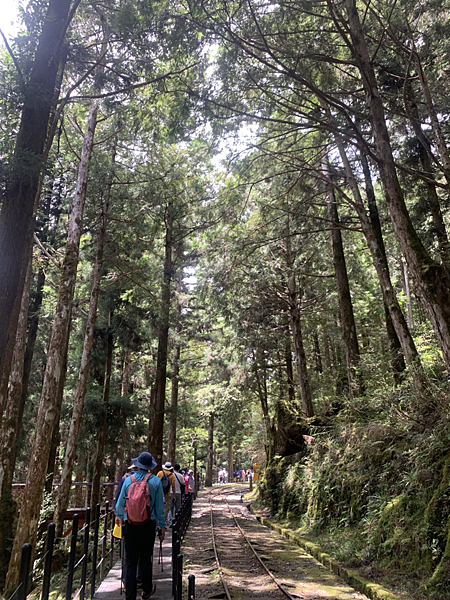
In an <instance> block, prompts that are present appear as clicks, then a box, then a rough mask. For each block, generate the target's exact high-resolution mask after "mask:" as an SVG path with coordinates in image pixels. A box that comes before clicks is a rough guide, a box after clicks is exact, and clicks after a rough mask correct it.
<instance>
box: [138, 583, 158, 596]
mask: <svg viewBox="0 0 450 600" xmlns="http://www.w3.org/2000/svg"><path fill="white" fill-rule="evenodd" d="M155 592H156V583H154V584H153V585H152V591H151V592H150V593H149V594H146V593H145V592H142V596H141V597H142V600H148V599H149V598H150V596H153V594H154V593H155Z"/></svg>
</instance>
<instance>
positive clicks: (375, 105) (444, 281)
mask: <svg viewBox="0 0 450 600" xmlns="http://www.w3.org/2000/svg"><path fill="white" fill-rule="evenodd" d="M344 6H345V7H346V14H347V19H348V22H347V25H348V28H349V31H350V37H351V42H352V46H351V48H352V51H353V53H354V56H355V59H356V61H357V64H358V68H359V70H360V73H361V79H362V83H363V86H364V90H365V93H366V102H367V106H368V108H369V110H370V117H371V123H372V130H373V136H374V140H375V146H376V152H377V156H378V160H379V162H378V164H379V170H380V179H381V182H382V185H383V189H384V194H385V197H386V204H387V207H388V210H389V214H390V217H391V222H392V226H393V228H394V232H395V235H396V238H397V241H398V243H399V246H400V248H401V250H402V252H403V255H404V257H405V259H406V262H407V264H408V267H409V269H410V271H411V274H412V276H413V277H414V281H415V287H416V291H417V293H418V295H419V296H420V298H421V302H422V304H423V306H424V307H425V309H426V311H427V314H428V318H429V319H430V322H431V324H432V326H433V329H434V332H435V335H436V338H437V340H438V343H439V346H440V348H441V350H442V354H443V357H444V361H445V363H446V366H447V370H448V371H450V275H449V273H448V271H447V269H446V268H445V267H444V266H443V265H440V264H438V263H437V262H436V261H435V260H433V259H432V257H431V256H430V255H429V254H428V252H427V251H426V249H425V248H424V246H423V244H422V242H421V240H420V238H419V236H418V234H417V231H416V230H415V229H414V226H413V224H412V222H411V218H410V216H409V213H408V210H407V208H406V204H405V198H404V194H403V190H402V188H401V186H400V182H399V180H398V177H397V172H396V169H395V161H394V156H393V153H392V148H391V144H390V136H389V131H388V128H387V124H386V118H385V114H384V108H383V103H382V99H381V94H380V91H379V89H378V84H377V81H376V77H375V72H374V69H373V65H372V62H371V57H370V54H369V50H368V47H367V43H366V40H365V38H364V33H363V30H362V26H361V22H360V20H359V15H358V11H357V8H356V0H344Z"/></svg>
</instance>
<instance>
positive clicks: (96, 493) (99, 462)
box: [91, 331, 114, 515]
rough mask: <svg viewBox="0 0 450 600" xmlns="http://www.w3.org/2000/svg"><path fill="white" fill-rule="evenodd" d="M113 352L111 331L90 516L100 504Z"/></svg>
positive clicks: (110, 332)
mask: <svg viewBox="0 0 450 600" xmlns="http://www.w3.org/2000/svg"><path fill="white" fill-rule="evenodd" d="M113 351H114V336H113V333H112V331H109V332H108V350H107V355H106V366H105V382H104V384H103V398H102V415H101V419H100V424H99V428H98V436H97V448H96V452H95V458H94V471H93V474H92V488H91V489H92V491H91V514H92V515H95V509H96V506H97V504H98V503H99V502H100V480H101V476H102V466H103V461H104V456H103V455H104V449H105V440H106V432H107V428H108V406H109V395H110V390H111V373H112V359H113Z"/></svg>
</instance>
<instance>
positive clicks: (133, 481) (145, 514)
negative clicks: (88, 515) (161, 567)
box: [115, 452, 195, 600]
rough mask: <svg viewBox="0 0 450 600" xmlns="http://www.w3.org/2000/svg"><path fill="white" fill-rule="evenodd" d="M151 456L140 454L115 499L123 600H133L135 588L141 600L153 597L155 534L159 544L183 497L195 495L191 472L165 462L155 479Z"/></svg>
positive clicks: (125, 476) (154, 465) (127, 473)
mask: <svg viewBox="0 0 450 600" xmlns="http://www.w3.org/2000/svg"><path fill="white" fill-rule="evenodd" d="M156 466H157V463H156V460H155V459H154V458H153V456H152V455H151V454H150V452H141V454H140V455H139V456H138V457H137V458H133V459H132V464H131V465H130V466H129V467H128V469H127V472H126V473H125V474H124V476H123V477H122V480H121V481H120V483H119V486H118V489H117V492H116V497H115V512H116V525H117V526H119V527H122V533H123V538H124V541H125V569H126V574H125V598H126V600H136V596H137V588H138V584H140V585H142V600H148V599H149V598H150V596H152V595H153V594H154V593H155V590H156V584H154V583H153V547H154V544H155V538H156V532H157V531H158V536H159V539H160V541H161V542H162V541H163V540H164V537H165V532H166V527H167V526H169V527H170V525H171V523H172V521H173V519H174V518H175V515H176V513H177V512H178V510H179V509H180V507H181V504H182V502H183V499H184V497H186V496H187V495H188V494H191V493H194V491H195V482H194V471H193V470H192V469H181V468H180V465H178V464H176V465H173V466H172V464H171V463H170V462H166V463H165V464H164V465H163V466H162V469H161V471H159V472H158V474H157V475H153V474H152V473H151V471H153V470H154V469H155V468H156Z"/></svg>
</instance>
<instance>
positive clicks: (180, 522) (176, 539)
mask: <svg viewBox="0 0 450 600" xmlns="http://www.w3.org/2000/svg"><path fill="white" fill-rule="evenodd" d="M193 500H194V495H193V494H188V495H187V496H186V498H185V500H184V502H183V504H182V505H181V507H180V510H179V511H178V512H177V514H176V515H175V520H174V521H173V523H172V595H173V597H174V600H182V594H183V585H182V577H183V556H182V555H181V542H182V541H183V540H184V536H185V535H186V531H187V528H188V527H189V523H190V522H191V516H192V502H193Z"/></svg>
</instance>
